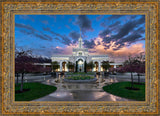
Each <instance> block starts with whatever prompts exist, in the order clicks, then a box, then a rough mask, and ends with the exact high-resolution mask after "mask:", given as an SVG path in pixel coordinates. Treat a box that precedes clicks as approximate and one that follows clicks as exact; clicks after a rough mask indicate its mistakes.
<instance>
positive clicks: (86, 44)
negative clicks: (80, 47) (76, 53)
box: [84, 39, 96, 49]
mask: <svg viewBox="0 0 160 116" xmlns="http://www.w3.org/2000/svg"><path fill="white" fill-rule="evenodd" d="M95 45H96V44H95V42H94V40H93V39H91V40H84V47H86V48H89V49H90V48H94V46H95Z"/></svg>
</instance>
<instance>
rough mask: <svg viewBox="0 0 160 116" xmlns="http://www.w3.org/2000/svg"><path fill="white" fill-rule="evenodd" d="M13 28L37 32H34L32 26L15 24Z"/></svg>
mask: <svg viewBox="0 0 160 116" xmlns="http://www.w3.org/2000/svg"><path fill="white" fill-rule="evenodd" d="M15 26H16V27H18V28H24V29H28V30H30V31H33V32H37V30H35V29H34V28H33V27H32V26H30V25H25V24H20V23H15Z"/></svg>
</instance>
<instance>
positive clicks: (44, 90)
mask: <svg viewBox="0 0 160 116" xmlns="http://www.w3.org/2000/svg"><path fill="white" fill-rule="evenodd" d="M23 88H24V89H30V90H29V91H25V92H23V93H15V101H31V100H34V99H37V98H40V97H43V96H45V95H47V94H50V93H52V92H54V91H55V90H56V89H57V88H56V87H54V86H50V85H44V84H41V83H24V87H23ZM17 90H20V84H19V85H18V86H15V91H17Z"/></svg>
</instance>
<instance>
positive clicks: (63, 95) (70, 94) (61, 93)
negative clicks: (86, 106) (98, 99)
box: [49, 91, 72, 98]
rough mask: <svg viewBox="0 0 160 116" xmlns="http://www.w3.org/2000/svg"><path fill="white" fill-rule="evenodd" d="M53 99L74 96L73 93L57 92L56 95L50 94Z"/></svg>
mask: <svg viewBox="0 0 160 116" xmlns="http://www.w3.org/2000/svg"><path fill="white" fill-rule="evenodd" d="M49 96H51V97H56V98H64V97H67V96H72V93H69V92H66V91H56V92H54V93H51V94H49Z"/></svg>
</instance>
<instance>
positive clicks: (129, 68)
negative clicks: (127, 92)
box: [122, 56, 138, 89]
mask: <svg viewBox="0 0 160 116" xmlns="http://www.w3.org/2000/svg"><path fill="white" fill-rule="evenodd" d="M137 64H138V62H137V60H136V57H131V56H129V58H128V60H126V61H125V62H124V64H123V68H122V69H123V70H124V71H126V72H130V73H131V89H133V84H134V83H133V72H135V70H136V68H137Z"/></svg>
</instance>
